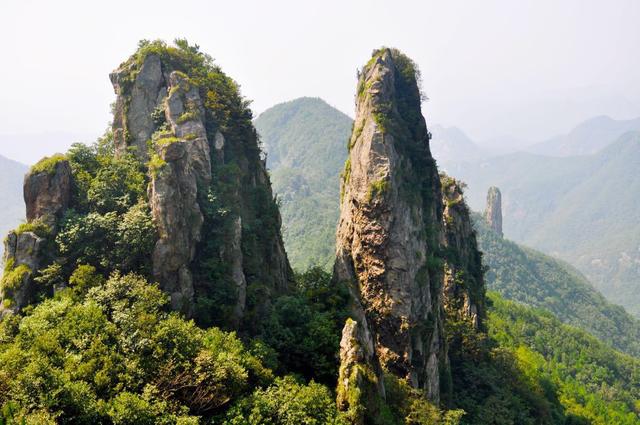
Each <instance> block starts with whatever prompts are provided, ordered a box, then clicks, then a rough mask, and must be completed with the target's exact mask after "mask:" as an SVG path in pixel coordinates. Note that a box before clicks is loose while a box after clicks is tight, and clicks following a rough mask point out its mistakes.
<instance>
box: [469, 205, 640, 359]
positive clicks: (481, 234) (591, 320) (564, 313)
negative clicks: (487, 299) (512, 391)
mask: <svg viewBox="0 0 640 425" xmlns="http://www.w3.org/2000/svg"><path fill="white" fill-rule="evenodd" d="M474 223H475V228H476V230H477V236H478V242H479V245H480V250H481V251H482V252H483V263H484V264H485V265H486V266H488V271H487V273H486V276H485V278H486V281H487V287H488V289H490V290H493V291H497V292H499V293H500V295H502V296H503V297H504V298H506V299H509V300H513V301H518V302H521V303H524V304H528V305H530V306H532V307H537V308H543V309H545V310H548V311H550V312H551V313H553V314H554V315H555V316H556V317H557V318H558V319H560V320H561V321H562V322H564V323H566V324H569V325H572V326H576V327H578V328H581V329H583V330H585V331H587V332H589V333H590V334H592V335H593V336H595V337H597V338H598V339H600V340H601V341H603V342H605V343H607V344H609V345H610V346H612V347H614V348H616V349H618V350H620V351H623V352H626V353H627V354H631V355H634V356H640V321H639V320H638V319H635V318H634V317H632V316H631V315H630V314H629V313H627V312H626V311H625V310H624V308H622V307H620V306H617V305H613V304H611V303H609V302H608V301H607V300H606V299H605V298H604V297H603V296H602V295H601V294H600V293H599V292H598V291H596V290H595V289H594V288H593V286H591V284H590V283H589V281H587V279H586V278H585V277H584V275H583V274H582V273H580V272H579V271H578V270H576V269H575V268H574V267H572V266H570V265H569V264H567V263H565V262H563V261H561V260H556V259H554V258H552V257H549V256H547V255H544V254H542V253H540V252H538V251H535V250H533V249H530V248H526V247H524V246H521V245H518V244H516V243H515V242H512V241H509V240H507V239H503V238H502V237H500V236H499V235H498V234H496V233H495V232H494V231H493V230H492V229H491V228H490V227H489V226H488V225H487V224H486V223H485V221H484V219H483V218H482V217H481V216H480V215H479V214H476V215H474Z"/></svg>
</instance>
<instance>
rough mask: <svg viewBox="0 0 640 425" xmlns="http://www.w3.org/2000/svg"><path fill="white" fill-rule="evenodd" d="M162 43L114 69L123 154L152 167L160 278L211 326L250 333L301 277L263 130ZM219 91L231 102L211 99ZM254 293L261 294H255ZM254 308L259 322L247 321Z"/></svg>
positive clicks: (117, 136)
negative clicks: (287, 247)
mask: <svg viewBox="0 0 640 425" xmlns="http://www.w3.org/2000/svg"><path fill="white" fill-rule="evenodd" d="M156 47H157V48H158V49H157V50H158V51H160V53H156V52H150V53H147V54H146V56H144V54H143V53H140V52H139V53H137V54H136V55H134V56H132V57H131V58H130V59H129V60H127V61H126V62H125V63H123V64H122V65H121V66H120V67H119V68H118V69H117V70H115V71H114V72H113V73H112V74H111V76H110V77H111V81H112V83H113V86H114V90H115V92H116V94H117V100H116V106H115V110H114V112H115V115H114V121H113V134H114V141H115V145H116V154H117V155H122V154H124V153H125V152H127V151H132V152H133V153H134V154H135V156H136V157H137V158H138V159H139V160H140V161H141V162H142V163H144V164H147V165H148V167H149V178H150V183H149V189H148V197H149V205H150V207H151V212H152V216H153V219H154V223H155V225H156V227H157V230H158V235H159V240H158V241H157V243H156V245H155V249H154V251H153V254H152V260H153V261H152V262H153V275H154V278H155V279H156V280H157V281H158V282H159V284H160V286H161V287H162V288H163V289H164V290H165V291H166V292H168V293H169V294H170V295H171V305H172V307H173V308H174V309H177V310H181V311H183V312H185V313H186V314H187V315H190V316H193V317H194V318H196V320H202V321H203V323H204V324H207V325H210V324H216V325H219V326H226V327H230V328H233V329H240V328H245V329H247V330H248V331H249V332H252V331H254V330H255V329H256V328H257V326H258V324H257V323H256V321H257V320H258V319H259V318H260V317H262V316H261V314H262V313H261V312H262V311H265V310H266V309H267V308H268V306H269V302H270V299H271V298H272V297H273V296H276V295H277V294H278V293H280V292H284V291H286V290H288V289H289V288H290V285H291V281H292V275H293V273H292V271H291V268H290V266H289V262H288V260H287V256H286V253H285V251H284V244H283V242H282V237H281V235H280V217H279V213H278V211H277V207H276V205H275V201H274V199H273V194H272V192H271V187H270V181H269V176H268V174H267V170H266V167H265V164H264V161H263V160H262V159H261V158H260V156H259V153H260V150H259V147H258V140H257V136H256V133H255V129H253V127H252V126H251V121H250V116H249V118H248V119H247V118H246V117H247V112H245V111H241V113H242V114H244V115H240V116H235V117H230V115H231V114H233V113H235V114H238V112H236V110H233V111H232V112H231V113H230V112H229V109H226V110H224V112H222V113H221V112H220V111H216V110H214V109H212V108H225V105H222V106H221V103H224V102H225V100H224V99H225V98H224V96H228V94H227V93H225V94H220V93H217V92H216V90H218V88H217V87H212V86H208V85H207V82H206V79H203V78H201V77H200V78H199V79H198V83H196V82H195V81H194V79H192V78H191V77H192V75H191V74H190V73H191V71H192V68H191V66H192V65H191V64H190V63H188V62H185V63H183V62H182V59H181V58H182V56H180V55H177V56H172V54H173V53H172V51H171V50H163V49H162V47H160V46H156ZM202 71H203V70H202V69H199V71H198V72H202ZM209 71H211V72H221V71H219V70H218V69H210V70H209ZM224 78H227V77H226V76H222V79H223V81H224ZM238 96H239V95H238ZM212 98H213V99H220V98H222V99H223V100H222V101H221V103H217V104H215V105H214V106H211V101H210V100H209V103H206V102H207V99H212ZM226 101H227V102H228V101H229V100H228V99H227V100H226ZM232 101H233V100H232ZM233 107H236V108H237V106H235V105H233ZM220 120H222V121H220ZM245 121H246V122H245ZM267 213H268V214H270V216H269V217H263V216H264V215H265V214H267ZM252 291H253V292H254V293H260V295H255V296H253V297H251V298H250V297H249V296H248V294H249V293H251V292H252ZM260 291H261V292H260ZM230 292H231V293H233V294H234V295H235V301H233V302H232V301H230V297H229V295H228V294H229V293H230ZM216 294H224V295H223V296H220V295H216ZM216 297H223V300H222V301H220V300H219V298H216ZM253 300H255V301H253ZM221 302H224V303H225V304H224V305H222V304H221ZM251 302H252V303H253V304H251V305H247V303H251ZM227 303H231V304H230V305H229V304H227ZM248 310H250V311H248ZM216 311H222V312H224V313H221V314H219V313H216ZM249 313H250V314H249ZM247 316H250V317H251V319H247V321H248V320H251V321H252V323H244V322H245V318H246V317H247Z"/></svg>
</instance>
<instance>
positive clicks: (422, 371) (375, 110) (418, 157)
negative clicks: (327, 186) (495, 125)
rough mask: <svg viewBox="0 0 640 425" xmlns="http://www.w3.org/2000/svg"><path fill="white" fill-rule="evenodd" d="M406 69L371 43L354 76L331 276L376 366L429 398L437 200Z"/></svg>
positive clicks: (435, 394)
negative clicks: (346, 292)
mask: <svg viewBox="0 0 640 425" xmlns="http://www.w3.org/2000/svg"><path fill="white" fill-rule="evenodd" d="M416 74H417V70H416V69H415V65H414V64H413V62H412V61H411V60H410V59H409V58H407V57H406V56H404V55H403V54H402V53H400V52H398V51H396V50H390V49H381V50H379V51H377V52H375V53H374V56H373V57H372V59H371V60H370V61H369V63H368V64H367V65H366V66H365V67H364V68H363V70H362V72H361V74H360V76H359V82H358V95H357V105H356V119H355V124H354V131H353V134H352V136H351V139H350V142H349V144H350V153H349V159H348V160H347V163H346V165H345V171H344V181H343V183H342V188H341V189H342V200H341V204H340V221H339V224H338V230H337V247H336V249H337V252H336V263H335V267H334V279H336V280H338V281H345V282H347V283H348V284H349V285H350V288H351V292H352V295H353V300H354V306H353V314H354V317H355V318H356V320H357V321H358V323H359V324H360V326H362V328H363V334H364V335H370V338H371V339H372V343H373V347H374V349H375V353H376V356H377V358H378V360H379V362H380V364H381V365H382V368H383V369H384V370H386V371H388V372H389V373H392V374H395V375H396V376H398V377H400V378H403V379H406V380H407V381H408V382H409V383H410V384H411V385H412V386H414V387H416V388H422V389H425V390H426V392H427V394H428V396H429V397H430V398H431V399H432V400H434V401H437V400H438V399H439V367H440V366H439V365H440V363H441V362H444V356H445V354H444V353H445V351H446V350H445V347H444V341H443V336H442V320H443V308H442V301H441V285H442V267H441V263H439V262H438V261H437V259H436V256H437V255H438V253H439V249H440V245H441V243H442V238H443V229H442V204H441V194H440V181H439V178H438V174H437V169H436V166H435V162H434V160H433V158H432V157H431V153H430V151H429V133H428V131H427V127H426V124H425V121H424V118H423V117H422V114H421V110H420V103H421V96H420V91H419V88H418V84H417V81H416ZM345 329H347V328H345ZM343 336H344V335H343Z"/></svg>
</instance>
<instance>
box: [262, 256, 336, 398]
mask: <svg viewBox="0 0 640 425" xmlns="http://www.w3.org/2000/svg"><path fill="white" fill-rule="evenodd" d="M296 283H297V291H296V292H295V293H293V294H291V295H285V296H282V297H280V298H278V299H276V300H275V301H274V305H273V309H272V312H271V314H270V315H269V317H268V318H267V319H266V320H265V321H264V323H263V327H262V338H264V341H265V342H266V343H267V344H268V345H269V346H271V347H273V348H274V349H275V350H276V352H277V353H278V362H279V366H280V367H279V371H280V372H281V373H298V374H301V375H302V376H304V377H305V378H307V379H311V378H313V379H316V380H317V381H319V382H321V383H324V384H327V385H334V384H335V380H336V377H337V375H338V373H337V372H338V370H337V366H338V365H337V361H336V359H337V355H338V351H339V346H340V335H341V331H342V326H343V324H344V320H345V319H346V317H347V314H348V313H347V306H348V302H349V293H348V290H347V288H346V287H345V286H342V285H334V284H333V283H332V281H331V275H329V274H328V273H326V272H325V271H323V270H322V269H321V268H319V267H316V268H312V269H310V270H308V271H307V272H305V273H303V274H298V275H296Z"/></svg>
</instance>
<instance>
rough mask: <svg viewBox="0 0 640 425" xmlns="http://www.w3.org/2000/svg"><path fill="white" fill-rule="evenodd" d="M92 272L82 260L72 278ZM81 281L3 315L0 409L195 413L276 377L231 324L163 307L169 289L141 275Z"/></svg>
mask: <svg viewBox="0 0 640 425" xmlns="http://www.w3.org/2000/svg"><path fill="white" fill-rule="evenodd" d="M95 278H96V277H95V272H94V271H92V270H91V269H89V268H87V267H82V268H79V269H78V271H76V273H74V284H73V286H77V285H79V284H80V283H79V282H80V281H84V282H82V285H85V287H86V286H91V284H87V281H90V280H94V279H95ZM94 283H95V282H94ZM87 289H88V291H87V295H86V296H80V297H78V296H77V295H73V296H72V294H71V293H70V292H68V293H61V294H60V295H59V296H58V297H56V299H49V300H46V301H44V302H42V303H41V304H39V305H38V306H36V307H35V308H33V309H32V310H31V311H30V312H28V313H27V314H26V316H25V317H24V318H22V319H20V318H19V317H9V318H7V319H4V320H2V321H1V322H0V377H1V378H2V379H0V390H2V391H0V405H2V406H4V410H3V412H6V411H7V409H10V408H11V409H13V411H14V412H15V413H13V414H12V416H13V417H16V418H21V417H25V418H26V417H32V416H34V415H40V416H38V417H43V418H44V417H50V418H55V420H56V422H59V423H68V422H73V423H78V422H80V423H86V422H96V423H123V424H124V423H167V424H168V423H171V424H173V423H176V422H178V423H198V422H197V420H196V418H195V416H204V417H207V416H212V415H214V414H218V413H219V412H220V409H221V408H222V409H225V408H226V407H228V406H229V405H230V404H231V403H233V402H234V401H236V400H240V399H242V398H243V397H244V396H247V395H249V394H250V392H251V390H252V388H253V387H254V386H256V385H268V384H269V383H270V382H271V381H272V379H273V376H272V374H271V372H270V371H269V370H268V369H266V368H265V367H264V366H262V364H261V362H260V360H259V359H258V358H257V357H255V356H253V355H252V354H250V352H249V351H248V350H247V349H246V348H245V347H244V345H243V344H242V342H240V341H239V340H238V339H237V338H236V337H235V335H234V334H229V333H225V332H222V331H220V330H219V329H216V328H211V329H208V330H202V329H199V328H197V327H196V326H195V325H194V324H193V322H189V321H185V320H184V319H182V318H179V317H178V316H177V315H176V314H173V313H171V314H167V313H165V306H166V304H167V302H168V299H167V298H168V297H167V296H166V295H165V294H164V293H162V292H161V291H160V290H159V289H158V288H157V287H156V286H154V285H150V284H148V283H146V282H145V281H144V279H142V278H140V277H138V276H135V275H126V276H121V275H117V274H116V275H113V276H112V277H111V278H110V279H109V280H108V281H106V282H105V283H104V284H102V285H97V286H93V287H92V288H90V289H89V288H87ZM18 323H19V326H18ZM325 391H326V390H325ZM11 406H13V407H11ZM5 416H7V415H5Z"/></svg>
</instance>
